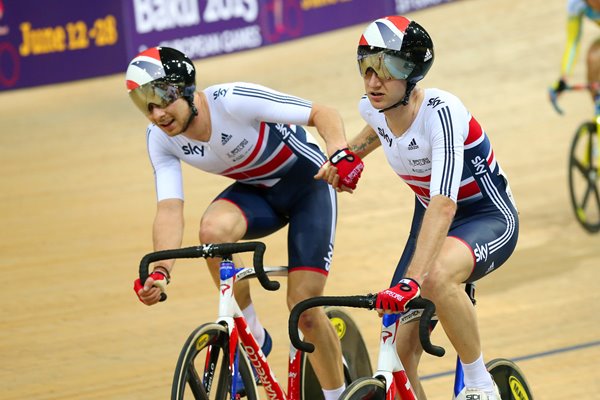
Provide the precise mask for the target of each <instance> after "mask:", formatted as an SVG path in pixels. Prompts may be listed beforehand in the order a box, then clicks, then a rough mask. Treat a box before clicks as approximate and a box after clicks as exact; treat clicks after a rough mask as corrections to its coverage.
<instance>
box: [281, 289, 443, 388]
mask: <svg viewBox="0 0 600 400" xmlns="http://www.w3.org/2000/svg"><path fill="white" fill-rule="evenodd" d="M376 298H377V295H373V294H369V295H366V296H342V297H326V296H322V297H314V298H311V299H307V300H304V301H302V302H300V303H298V304H297V305H296V306H295V307H294V308H293V309H292V311H291V313H290V319H289V326H288V328H289V335H290V339H291V341H292V344H293V345H294V346H295V347H296V348H298V349H299V350H301V351H306V352H311V351H313V350H314V346H313V345H312V344H310V343H306V342H304V341H302V340H301V339H300V337H299V335H298V320H299V318H300V314H301V313H302V312H303V311H304V310H306V309H308V308H312V307H318V306H323V305H333V306H345V307H355V308H367V309H371V310H372V309H374V308H375V300H376ZM411 308H412V309H411V310H409V311H407V312H406V313H403V314H385V315H383V317H382V326H381V335H380V342H379V356H378V359H377V370H376V371H375V373H374V374H373V376H372V378H373V379H374V380H376V382H377V383H378V384H379V385H380V384H382V383H383V384H384V385H385V399H386V400H394V399H395V398H396V396H399V397H400V398H401V399H402V400H416V395H415V393H414V390H413V389H412V387H411V385H410V382H409V380H408V376H407V374H406V370H405V369H404V366H403V365H402V361H401V360H400V357H399V356H398V353H397V352H396V337H397V333H398V328H399V326H400V325H402V324H404V323H407V322H409V321H413V320H416V319H417V318H420V321H419V339H420V341H421V344H422V346H423V349H424V350H425V351H426V352H428V353H430V354H433V355H436V356H438V357H441V356H443V355H444V354H445V350H444V349H443V348H442V347H439V346H435V345H433V344H432V343H431V341H430V337H429V333H430V328H429V327H430V323H431V320H432V318H433V316H434V314H435V306H434V304H433V303H432V302H431V301H430V300H427V299H424V298H417V299H414V300H412V301H411ZM356 383H358V381H356ZM362 383H364V382H360V384H362ZM371 384H372V383H366V384H365V386H370V385H371ZM352 385H353V384H352ZM352 385H350V387H352ZM350 387H349V388H348V389H347V390H350ZM342 398H345V397H344V396H343V395H342ZM366 398H368V397H366Z"/></svg>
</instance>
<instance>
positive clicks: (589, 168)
mask: <svg viewBox="0 0 600 400" xmlns="http://www.w3.org/2000/svg"><path fill="white" fill-rule="evenodd" d="M591 88H592V85H583V84H576V85H567V86H566V87H565V88H564V90H565V91H578V90H586V91H588V90H590V89H591ZM593 88H595V89H596V88H597V86H596V85H593ZM550 99H551V101H552V105H553V106H554V109H555V110H556V112H558V113H559V114H563V110H562V109H561V108H560V106H559V105H558V102H557V97H556V95H553V94H552V92H551V95H550ZM599 124H600V104H596V116H595V117H594V119H591V120H588V121H584V122H583V123H581V124H580V125H579V127H578V128H577V130H576V131H575V135H574V136H573V139H572V141H571V147H570V150H569V167H568V168H569V194H570V199H571V205H572V207H573V211H574V212H575V217H576V218H577V221H578V222H579V224H580V225H581V226H582V227H583V228H584V229H585V230H586V231H588V232H589V233H596V232H598V231H600V191H599V188H598V175H599V173H600V152H599V151H598V145H599V139H600V132H599V129H598V125H599Z"/></svg>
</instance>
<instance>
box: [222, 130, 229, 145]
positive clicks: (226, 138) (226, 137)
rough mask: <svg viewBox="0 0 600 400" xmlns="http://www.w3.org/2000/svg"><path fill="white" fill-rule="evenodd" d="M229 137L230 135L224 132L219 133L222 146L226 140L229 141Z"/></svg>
mask: <svg viewBox="0 0 600 400" xmlns="http://www.w3.org/2000/svg"><path fill="white" fill-rule="evenodd" d="M229 139H231V135H228V134H226V133H221V144H222V145H223V146H225V145H226V144H227V142H229Z"/></svg>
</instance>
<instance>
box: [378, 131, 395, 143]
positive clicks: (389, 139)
mask: <svg viewBox="0 0 600 400" xmlns="http://www.w3.org/2000/svg"><path fill="white" fill-rule="evenodd" d="M377 133H378V134H379V136H381V138H382V139H383V140H384V141H385V142H386V143H387V144H388V146H390V147H392V137H391V136H390V135H388V134H387V133H386V132H385V129H383V128H377Z"/></svg>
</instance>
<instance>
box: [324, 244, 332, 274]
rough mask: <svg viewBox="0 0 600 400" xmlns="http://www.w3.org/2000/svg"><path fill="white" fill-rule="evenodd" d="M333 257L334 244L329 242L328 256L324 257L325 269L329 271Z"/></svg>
mask: <svg viewBox="0 0 600 400" xmlns="http://www.w3.org/2000/svg"><path fill="white" fill-rule="evenodd" d="M332 259H333V244H331V243H329V251H328V252H327V256H326V257H323V260H324V261H325V271H328V272H329V270H330V269H331V260H332Z"/></svg>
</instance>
